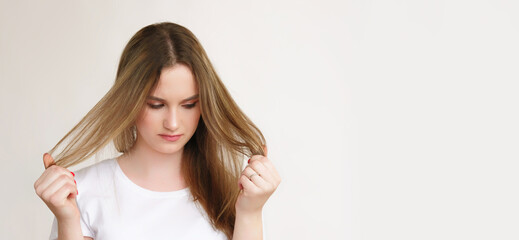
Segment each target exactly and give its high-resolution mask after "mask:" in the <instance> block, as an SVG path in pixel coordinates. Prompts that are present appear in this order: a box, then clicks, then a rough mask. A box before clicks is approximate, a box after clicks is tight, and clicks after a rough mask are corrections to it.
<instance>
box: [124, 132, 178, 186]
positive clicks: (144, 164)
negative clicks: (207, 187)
mask: <svg viewBox="0 0 519 240" xmlns="http://www.w3.org/2000/svg"><path fill="white" fill-rule="evenodd" d="M182 152H183V149H180V150H179V151H177V152H175V153H172V154H164V153H160V152H157V151H155V150H153V149H152V148H151V147H148V146H144V144H142V143H140V142H139V141H138V140H137V142H135V145H134V147H133V148H132V149H131V150H130V151H129V152H128V153H126V154H123V155H122V156H120V157H119V159H118V163H119V166H120V167H121V169H122V170H123V172H124V173H125V174H126V175H127V177H128V178H130V179H131V180H132V181H133V182H135V183H136V184H138V185H140V186H141V187H144V188H147V189H150V190H153V191H175V190H179V189H183V188H185V187H187V186H186V185H185V182H184V178H183V176H182V172H181V164H182Z"/></svg>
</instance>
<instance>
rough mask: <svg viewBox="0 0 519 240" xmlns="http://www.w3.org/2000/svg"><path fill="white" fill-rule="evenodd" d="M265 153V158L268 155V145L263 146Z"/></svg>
mask: <svg viewBox="0 0 519 240" xmlns="http://www.w3.org/2000/svg"><path fill="white" fill-rule="evenodd" d="M263 152H264V153H265V157H266V156H267V155H268V149H267V145H263Z"/></svg>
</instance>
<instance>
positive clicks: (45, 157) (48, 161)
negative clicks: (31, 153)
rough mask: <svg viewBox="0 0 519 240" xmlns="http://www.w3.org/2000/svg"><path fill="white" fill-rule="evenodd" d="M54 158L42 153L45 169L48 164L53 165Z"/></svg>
mask: <svg viewBox="0 0 519 240" xmlns="http://www.w3.org/2000/svg"><path fill="white" fill-rule="evenodd" d="M54 164H56V163H54V158H52V156H51V155H50V154H48V153H45V154H43V165H44V166H45V169H47V168H49V167H50V166H52V165H54Z"/></svg>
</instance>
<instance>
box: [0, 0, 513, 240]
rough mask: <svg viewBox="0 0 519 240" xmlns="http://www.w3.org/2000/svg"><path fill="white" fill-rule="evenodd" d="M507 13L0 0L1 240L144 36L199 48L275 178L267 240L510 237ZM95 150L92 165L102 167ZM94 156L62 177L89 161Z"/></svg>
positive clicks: (400, 2)
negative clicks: (178, 31)
mask: <svg viewBox="0 0 519 240" xmlns="http://www.w3.org/2000/svg"><path fill="white" fill-rule="evenodd" d="M518 12H519V6H518V4H517V2H516V1H505V0H494V1H491V0H486V1H483V0H471V1H469V0H449V1H446V0H443V1H442V0H364V1H361V0H347V1H330V0H325V1H270V0H269V1H99V0H97V1H84V0H81V1H74V0H72V1H63V0H59V1H27V0H21V1H4V0H0V84H1V85H0V111H1V113H2V117H1V118H0V133H1V134H2V138H1V139H0V156H1V157H0V159H1V161H2V168H1V169H0V186H1V190H2V192H1V195H0V196H1V204H0V211H1V212H2V215H1V216H0V238H2V239H14V240H17V239H20V240H21V239H48V235H49V232H50V227H51V222H52V218H53V215H52V213H51V212H50V210H49V209H48V208H47V207H46V205H45V204H44V203H43V201H41V199H40V198H39V197H38V196H37V195H36V193H35V191H34V189H33V184H34V182H35V181H36V179H37V178H38V177H39V176H40V175H41V173H42V172H43V170H44V167H43V162H42V155H43V153H44V152H46V151H48V150H49V149H50V148H52V147H53V146H54V145H55V144H56V143H57V142H58V141H59V140H60V139H61V137H63V136H64V135H65V134H66V133H67V132H68V131H69V130H70V129H71V128H72V127H73V126H74V125H75V124H76V123H77V122H78V121H79V120H80V119H81V118H82V117H83V116H84V115H85V114H86V113H87V112H88V110H90V109H91V108H92V107H93V106H94V105H95V104H96V103H97V102H98V101H99V100H100V99H101V98H102V96H104V94H105V93H106V92H107V91H108V90H109V88H110V87H111V85H112V84H113V81H114V79H115V73H116V68H117V64H118V60H119V57H120V54H121V52H122V50H123V48H124V46H125V44H126V43H127V41H128V40H129V39H130V37H131V36H132V35H133V34H134V33H135V32H136V31H138V30H139V29H141V28H142V27H144V26H146V25H149V24H152V23H156V22H162V21H171V22H175V23H179V24H181V25H183V26H185V27H187V28H188V29H190V30H191V31H192V32H193V33H194V34H195V35H196V36H197V37H198V38H199V40H200V41H201V43H202V45H203V46H204V48H205V50H206V51H207V53H208V56H209V58H210V59H211V61H212V63H213V64H214V66H215V68H216V70H217V72H218V74H219V75H220V77H221V78H222V80H223V82H224V83H225V84H226V86H227V88H228V89H229V90H230V92H231V94H232V96H233V97H234V98H235V100H236V101H237V103H238V104H239V105H240V107H241V108H242V109H243V110H244V111H245V113H246V114H248V116H249V117H251V119H252V120H253V121H254V122H255V123H257V125H258V126H259V127H260V129H261V130H262V131H263V132H264V134H265V136H266V138H267V142H268V145H269V157H270V158H271V159H272V161H273V162H274V164H275V165H276V167H277V168H278V170H279V172H280V174H281V176H282V178H283V181H282V183H281V185H280V186H279V188H278V190H277V191H276V192H275V193H274V195H273V196H272V197H271V198H270V200H269V201H268V202H267V205H266V207H265V210H264V213H265V214H264V216H265V217H264V223H265V229H266V232H265V236H266V238H267V239H269V240H275V239H347V240H349V239H355V240H360V239H362V240H379V239H410V240H411V239H413V240H414V239H519V232H518V231H517V226H519V206H518V204H517V203H518V202H519V189H518V186H517V185H518V183H519V175H518V174H517V172H518V170H519V161H518V160H519V151H518V149H519V148H518V143H519V137H518V136H519V127H518V124H517V123H518V122H519V114H518V107H519V106H518V105H519V95H518V92H519V83H518V79H519V78H518V77H519V71H517V69H518V64H519V57H518V56H519V47H518V44H517V43H518V42H519V18H518V14H517V13H518ZM103 154H104V153H103ZM103 154H100V155H99V156H98V157H96V158H93V159H91V160H89V161H88V162H85V163H84V164H82V165H80V166H75V167H73V168H71V170H76V169H78V168H81V167H83V166H86V165H89V164H92V163H94V162H96V161H99V160H102V159H104V158H106V157H110V156H108V155H109V153H107V154H106V155H103Z"/></svg>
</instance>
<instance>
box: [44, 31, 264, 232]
mask: <svg viewBox="0 0 519 240" xmlns="http://www.w3.org/2000/svg"><path fill="white" fill-rule="evenodd" d="M176 63H183V64H186V65H187V66H189V67H190V69H191V71H192V72H193V74H194V76H195V80H196V82H197V84H198V87H199V101H200V111H201V119H200V121H199V124H198V127H197V129H196V132H195V134H194V135H193V137H192V138H191V139H190V140H189V141H188V142H187V143H186V145H185V147H184V154H183V159H182V172H183V175H184V177H185V180H186V183H187V184H188V186H189V189H190V191H191V194H192V195H193V197H194V199H195V200H196V201H198V203H199V204H200V205H201V206H202V207H203V208H204V210H205V211H206V212H207V215H208V216H209V219H210V221H211V224H212V225H213V226H214V227H215V228H216V229H219V230H221V231H222V232H224V233H225V234H226V235H227V237H228V238H229V239H230V238H232V233H233V230H234V221H235V217H236V210H235V203H236V199H237V197H238V194H239V188H238V178H239V176H240V173H241V169H242V167H243V166H242V165H243V164H242V160H243V157H244V155H245V156H251V155H255V154H261V155H263V154H264V152H263V146H264V145H265V144H266V143H265V138H264V137H263V134H262V133H261V131H260V130H259V129H258V128H257V127H256V126H255V125H254V123H253V122H252V121H251V120H250V119H249V118H248V117H247V116H246V115H245V114H244V113H243V112H242V111H241V110H240V108H239V107H238V105H237V104H236V103H235V101H234V100H233V99H232V97H231V95H230V94H229V92H228V91H227V89H226V88H225V86H224V85H223V83H222V82H221V80H220V78H219V77H218V75H217V74H216V71H215V70H214V68H213V66H212V64H211V62H210V61H209V58H208V57H207V54H206V52H205V50H204V49H203V48H202V45H201V44H200V42H199V41H198V39H197V38H196V37H195V35H194V34H193V33H192V32H191V31H189V30H188V29H187V28H185V27H183V26H180V25H178V24H175V23H170V22H162V23H156V24H151V25H148V26H146V27H144V28H142V29H141V30H139V31H138V32H137V33H136V34H135V35H134V36H133V37H132V38H131V39H130V41H129V42H128V44H127V45H126V47H125V48H124V50H123V53H122V55H121V59H120V62H119V67H118V70H117V76H116V79H115V83H114V85H113V86H112V88H111V89H110V90H109V91H108V93H107V94H106V95H105V96H104V97H103V98H102V99H101V100H100V101H99V102H98V103H97V104H96V105H95V106H94V107H93V108H92V109H91V110H90V111H89V112H88V113H87V114H86V116H85V117H83V119H82V120H81V121H80V122H79V123H78V124H77V125H76V126H75V127H74V128H72V130H70V131H69V132H68V133H67V134H66V135H65V136H64V137H63V138H62V139H61V140H60V141H59V142H58V143H57V144H56V146H54V147H53V148H52V149H51V150H50V151H49V153H50V154H51V155H52V154H53V153H54V152H55V151H57V149H60V152H59V154H58V155H56V156H55V157H54V158H55V159H56V164H57V165H58V166H62V167H70V166H73V165H76V164H78V163H80V162H82V161H85V160H87V159H88V158H90V157H92V156H93V155H94V154H95V153H97V152H99V151H100V150H101V149H103V148H104V147H105V146H106V145H108V144H109V143H111V142H113V144H114V146H115V148H116V149H117V151H119V152H121V153H127V152H128V151H129V150H130V148H131V147H132V146H133V144H134V143H135V140H136V137H137V135H136V129H135V125H134V124H135V120H136V118H137V116H138V114H139V112H140V110H141V109H142V107H144V104H145V99H146V97H147V96H148V94H149V93H150V91H151V89H152V88H153V87H154V86H155V85H156V83H157V82H158V78H159V77H160V73H161V70H162V69H163V68H165V67H170V66H173V65H174V64H176ZM61 149H62V150H61Z"/></svg>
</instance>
